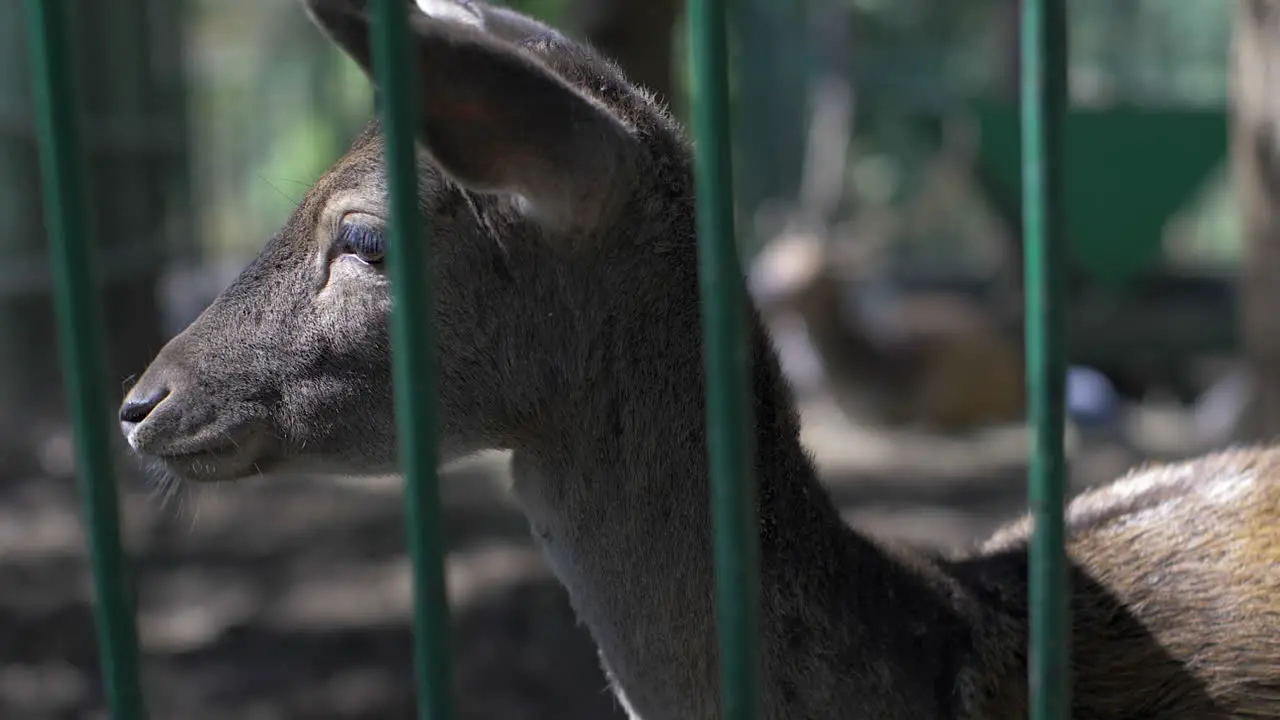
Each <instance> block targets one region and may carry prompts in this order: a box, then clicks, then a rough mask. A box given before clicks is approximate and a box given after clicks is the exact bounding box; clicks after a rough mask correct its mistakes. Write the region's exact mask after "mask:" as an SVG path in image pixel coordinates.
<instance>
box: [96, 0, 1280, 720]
mask: <svg viewBox="0 0 1280 720" xmlns="http://www.w3.org/2000/svg"><path fill="white" fill-rule="evenodd" d="M304 7H305V10H306V14H307V16H308V17H309V18H310V19H311V21H313V22H314V23H315V24H316V25H317V26H318V27H319V28H320V30H321V31H323V33H324V34H325V36H326V37H328V38H329V39H330V40H331V41H332V42H333V43H335V44H336V46H337V47H339V48H341V50H342V51H343V52H345V53H346V54H347V55H348V56H349V57H350V58H351V59H352V60H353V61H354V62H355V63H357V64H358V65H359V66H360V67H361V68H362V69H363V70H365V71H366V74H367V75H368V77H369V78H370V81H371V82H372V83H375V84H376V82H377V80H376V76H375V75H374V73H373V71H372V65H371V62H372V61H371V57H370V53H371V47H370V40H369V24H370V18H369V9H368V7H367V2H366V1H365V0H304ZM406 13H408V14H409V23H410V30H411V34H412V52H413V54H414V56H415V61H416V62H417V63H418V64H419V67H420V68H421V72H420V73H419V79H418V80H417V86H416V89H417V91H418V92H419V93H420V97H421V100H422V116H421V121H420V126H419V127H418V128H417V136H416V140H417V143H416V153H417V157H416V160H417V163H418V168H419V179H420V193H419V195H420V198H419V199H420V210H421V216H422V218H423V223H424V226H425V227H428V228H429V237H428V239H426V240H424V242H428V243H429V247H430V252H431V255H432V256H433V258H434V261H433V262H432V263H431V265H430V267H429V268H424V269H423V272H424V273H426V274H429V278H430V280H431V281H432V283H433V288H434V291H433V292H434V301H433V302H432V304H431V309H430V313H431V317H430V322H431V324H432V327H433V328H434V333H435V338H436V355H437V362H438V368H439V370H438V379H437V392H438V412H439V421H438V422H439V433H438V438H437V442H438V445H439V448H440V451H439V457H440V459H441V461H442V462H449V461H450V460H451V459H457V458H460V457H463V456H466V455H468V454H470V453H474V452H477V451H480V450H483V449H490V448H498V449H505V450H509V451H510V457H511V460H510V462H511V476H512V478H513V492H514V494H515V497H516V499H517V501H518V503H519V505H520V508H521V510H522V512H523V513H524V515H525V516H526V518H527V520H528V523H529V527H530V533H531V537H532V540H533V541H534V542H535V543H536V544H537V545H538V546H539V547H540V548H541V552H542V554H543V556H544V557H545V558H546V560H547V562H548V565H549V567H550V568H551V570H552V571H553V572H554V574H555V576H556V577H557V579H558V580H559V582H560V583H561V584H562V585H563V586H564V587H565V588H566V590H567V593H568V596H569V598H570V602H571V604H572V605H573V609H574V612H575V614H576V615H577V616H578V618H579V619H580V620H581V622H582V623H583V624H584V625H585V626H586V628H587V629H588V630H589V632H590V634H591V637H592V639H593V641H594V643H595V644H596V646H597V648H598V650H599V655H600V661H601V664H602V667H603V669H604V670H605V673H606V675H607V677H608V678H609V685H610V688H611V690H612V692H613V693H614V695H615V696H616V697H617V699H618V701H619V703H620V705H621V706H622V708H623V709H624V711H625V712H626V713H627V714H628V715H629V717H631V718H634V719H639V718H643V719H644V720H677V719H679V720H689V719H693V718H719V717H721V706H720V681H719V675H718V666H719V658H718V650H717V641H716V617H715V602H714V595H715V581H714V577H713V552H712V544H713V538H712V525H713V522H712V514H711V506H710V499H709V489H708V479H707V472H708V460H707V448H706V444H707V432H706V430H707V420H706V418H705V414H704V410H705V400H704V395H703V392H704V389H705V380H706V378H705V371H704V368H703V364H702V352H703V351H702V334H701V316H700V313H699V294H698V277H699V272H698V263H697V251H696V245H697V232H696V222H695V215H696V202H695V190H694V183H693V177H694V170H695V168H694V163H693V159H692V156H691V148H692V147H693V145H692V140H691V139H690V138H688V137H687V136H686V134H685V131H684V130H683V129H682V128H681V126H680V125H679V123H678V122H677V121H676V120H675V119H674V118H673V117H672V116H671V115H670V114H669V111H668V110H666V109H665V107H664V106H663V105H661V104H660V103H658V102H657V101H655V100H654V98H653V96H652V95H651V94H650V93H649V92H648V91H646V90H645V89H643V88H641V87H638V86H636V85H635V84H633V83H631V82H630V81H629V80H628V79H627V78H626V76H625V75H624V73H623V72H622V70H620V69H619V67H618V66H617V65H616V64H615V63H613V62H612V61H611V60H609V59H608V58H605V57H602V56H601V55H600V54H599V53H598V52H596V51H595V50H593V49H592V48H591V47H589V46H587V45H586V44H584V43H582V42H580V41H577V40H575V39H573V38H571V37H569V36H568V35H567V34H564V33H561V32H559V31H557V30H556V29H554V28H552V27H550V26H548V25H546V24H544V23H541V22H537V21H534V20H532V19H530V18H528V17H526V16H523V15H520V14H517V13H515V12H513V11H510V10H506V9H500V8H494V7H490V6H488V5H485V4H482V3H479V2H473V1H470V0H465V1H464V0H452V1H450V0H430V1H428V0H419V2H418V3H417V5H416V6H413V7H407V8H406ZM383 153H384V146H383V139H382V134H381V131H380V130H379V126H378V123H377V120H376V119H374V120H371V122H370V124H369V125H368V127H367V128H366V129H365V130H364V131H362V132H361V133H360V134H359V135H358V136H357V137H356V138H355V139H354V140H353V142H352V144H351V146H350V149H349V150H348V151H347V152H346V153H345V154H344V155H343V156H342V157H341V158H340V159H338V160H337V161H336V162H335V164H334V165H333V166H332V167H331V168H330V169H329V170H328V171H327V172H326V173H325V174H324V175H323V176H322V177H321V178H320V179H319V180H318V181H317V182H316V183H315V185H314V186H313V187H311V188H310V189H309V190H308V192H307V193H306V195H305V196H304V198H303V199H302V200H301V201H300V202H299V203H298V205H297V206H296V208H295V209H294V210H293V212H292V214H291V215H290V216H289V218H288V219H287V220H286V221H285V222H284V223H283V224H282V226H281V228H280V229H279V231H278V232H277V233H276V234H275V235H274V236H273V237H272V238H270V239H269V240H268V241H267V242H266V244H265V247H264V249H263V250H262V252H261V254H260V255H258V256H257V257H256V259H254V260H253V261H252V262H250V263H249V264H248V265H247V266H246V267H245V269H244V270H243V272H242V273H241V274H240V275H239V276H238V277H237V278H236V279H235V280H234V281H232V282H231V284H230V285H229V286H228V287H227V288H226V289H225V290H224V291H223V292H222V293H221V294H219V295H218V297H217V298H216V299H215V300H214V301H213V302H212V303H211V304H210V305H209V306H208V307H207V308H206V309H205V310H204V311H203V312H202V313H201V314H200V315H199V316H198V317H197V318H196V319H195V320H194V321H192V323H191V324H190V325H189V326H187V327H186V328H185V329H184V330H183V331H182V332H180V333H179V334H177V335H176V336H174V337H173V338H172V339H171V340H169V342H168V343H167V344H166V345H164V346H163V347H162V348H161V349H160V351H159V352H158V353H157V355H156V356H155V358H154V359H153V360H152V361H151V363H150V364H149V366H148V367H147V368H146V370H145V371H144V373H143V374H142V375H141V377H140V378H139V379H138V380H137V382H136V383H135V384H134V385H133V386H132V387H131V388H130V389H129V391H128V392H127V393H126V395H125V397H124V398H123V400H122V402H121V405H120V410H119V419H120V427H121V431H122V433H123V434H124V436H125V439H126V440H127V442H128V444H129V446H130V447H131V448H132V452H133V453H134V454H136V456H137V457H139V458H141V461H142V462H144V463H146V464H149V465H153V466H154V467H155V468H156V469H157V471H158V472H162V473H164V474H166V475H167V476H169V477H171V478H173V479H175V480H176V481H181V482H188V483H213V482H227V481H236V480H248V479H250V478H256V477H260V476H271V475H273V474H279V473H284V472H299V473H308V474H310V473H316V474H319V473H333V474H339V475H345V476H357V477H358V476H371V475H386V474H394V473H396V472H397V470H398V461H397V453H396V449H397V447H399V445H398V443H400V442H431V441H432V438H398V437H397V429H396V424H395V421H394V413H393V395H392V388H391V386H392V375H391V359H390V353H391V341H390V337H389V331H388V320H387V319H388V314H389V313H390V311H391V309H392V305H393V300H392V296H391V294H390V281H389V280H388V278H387V276H386V275H385V274H384V270H385V265H386V263H387V261H388V260H391V261H394V258H390V259H388V258H387V257H386V256H385V240H386V235H387V216H388V206H387V202H388V201H387V190H386V181H385V169H384V161H383ZM737 288H738V289H737V291H739V292H743V293H746V292H747V289H746V287H745V281H744V282H743V283H741V284H740V285H739V286H737ZM406 310H408V311H414V309H406ZM422 311H423V312H426V309H425V308H424V309H422ZM747 314H748V316H749V317H748V326H749V333H748V334H749V342H750V359H751V362H752V368H753V369H752V372H751V376H750V392H751V399H752V403H751V408H752V416H753V417H752V426H751V427H752V435H751V437H752V438H753V443H752V452H753V453H754V455H753V458H754V462H753V473H752V475H751V477H752V478H753V480H752V481H753V482H754V483H755V484H756V486H755V490H756V492H755V498H756V501H755V511H756V517H757V521H758V522H757V524H756V527H757V528H758V534H757V538H756V539H757V540H758V543H759V545H758V550H759V552H758V557H759V578H760V585H759V608H760V614H759V618H760V633H761V634H760V655H759V658H758V660H759V663H760V665H759V668H760V678H761V681H760V685H759V688H758V691H759V696H760V703H761V705H760V707H761V716H762V717H765V718H770V719H781V718H821V719H824V720H826V719H831V720H834V719H835V718H853V717H859V718H879V719H883V720H893V719H898V718H901V719H907V718H910V719H911V720H917V719H919V718H954V719H961V718H963V719H966V720H968V719H977V718H983V719H1005V718H1021V717H1025V715H1026V713H1027V708H1028V703H1029V698H1030V697H1031V691H1030V689H1029V688H1028V682H1027V680H1026V676H1027V672H1026V671H1027V666H1028V653H1027V640H1028V604H1027V600H1026V595H1027V587H1028V563H1027V553H1028V550H1027V548H1028V536H1029V533H1031V531H1032V527H1031V526H1032V524H1033V523H1032V520H1031V519H1030V518H1028V517H1024V518H1022V519H1021V520H1015V521H1013V522H1012V524H1011V525H1009V526H1008V527H1006V528H1005V529H1003V530H1001V531H999V532H997V533H996V534H995V535H994V536H993V537H991V538H990V539H988V540H986V541H985V542H982V543H978V544H977V545H976V546H975V547H973V548H966V549H963V550H960V551H956V552H942V551H931V550H928V551H927V550H921V549H915V548H913V547H909V546H905V545H900V544H897V543H893V542H890V541H887V540H879V539H876V538H873V537H870V536H868V535H865V534H863V533H861V532H859V531H857V530H856V529H855V528H853V527H851V526H849V525H847V524H845V522H843V520H842V518H841V516H840V515H839V514H838V512H837V511H836V508H835V506H834V504H833V502H832V500H831V498H830V496H829V495H828V493H827V491H826V490H825V489H824V486H823V485H822V484H821V483H820V480H819V478H818V476H817V474H816V472H815V469H814V464H813V461H812V459H811V458H810V456H809V454H808V452H807V450H806V449H805V448H804V447H803V446H802V445H801V443H800V440H799V435H798V432H799V417H798V414H797V410H796V407H795V404H794V402H793V400H792V398H791V391H790V389H789V388H788V386H787V384H786V383H785V381H784V379H783V378H782V376H781V372H780V369H779V364H778V361H777V357H776V353H775V351H774V348H773V346H772V344H771V341H770V339H769V337H768V335H767V334H766V332H765V331H764V329H763V326H762V322H761V319H760V316H759V313H758V311H757V310H755V309H754V308H751V309H750V310H749V312H748V313H747ZM1278 478H1280V451H1277V450H1274V449H1267V448H1261V447H1250V448H1235V449H1228V450H1222V451H1219V452H1218V453H1216V454H1210V455H1206V456H1202V457H1198V458H1195V459H1191V460H1186V461H1182V462H1180V463H1173V464H1164V465H1151V466H1146V467H1141V468H1136V469H1134V470H1132V471H1131V472H1129V473H1128V474H1127V475H1125V476H1123V477H1121V478H1118V479H1117V480H1115V481H1113V482H1112V484H1109V485H1106V486H1103V487H1101V488H1096V489H1091V490H1088V491H1086V492H1084V493H1083V494H1081V495H1079V496H1078V497H1076V498H1075V499H1074V500H1073V501H1072V502H1071V503H1070V505H1069V510H1068V513H1067V518H1066V522H1067V530H1068V543H1067V548H1068V555H1069V559H1070V580H1071V583H1070V588H1071V593H1070V598H1069V603H1070V607H1071V610H1072V615H1071V619H1072V624H1071V643H1072V648H1073V653H1072V659H1073V661H1072V663H1071V667H1070V672H1071V686H1072V697H1073V700H1072V708H1073V710H1072V711H1073V716H1074V717H1076V718H1106V719H1114V720H1119V719H1121V718H1166V719H1188V720H1189V719H1191V718H1195V719H1196V720H1207V719H1212V718H1261V717H1280V479H1278Z"/></svg>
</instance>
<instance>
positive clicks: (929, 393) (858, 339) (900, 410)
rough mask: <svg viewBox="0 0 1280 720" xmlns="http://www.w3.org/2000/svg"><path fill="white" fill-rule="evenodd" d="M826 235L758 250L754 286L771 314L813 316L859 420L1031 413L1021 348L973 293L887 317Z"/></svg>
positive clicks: (938, 424) (834, 385) (892, 308)
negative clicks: (852, 282) (862, 291)
mask: <svg viewBox="0 0 1280 720" xmlns="http://www.w3.org/2000/svg"><path fill="white" fill-rule="evenodd" d="M831 256H832V253H831V252H830V250H828V249H827V248H826V247H825V244H824V242H823V241H822V240H820V239H819V238H817V237H814V236H812V235H807V234H796V235H789V236H788V235H784V236H782V237H779V238H777V239H775V240H774V241H773V242H772V243H771V244H770V245H769V246H768V247H766V248H765V250H764V251H763V252H762V253H761V255H760V256H759V257H758V258H757V259H756V263H755V265H754V268H753V277H752V280H753V281H754V282H753V288H752V289H753V294H754V296H755V298H756V299H757V301H758V302H759V303H760V304H761V309H762V311H763V312H765V313H766V315H768V316H771V317H776V316H778V315H780V314H783V313H794V314H795V315H796V316H798V317H799V318H800V319H801V320H802V321H803V323H804V326H805V328H806V330H807V332H808V337H809V340H810V341H811V343H812V344H813V347H814V350H815V351H816V353H817V355H818V357H819V358H820V363H821V365H822V369H823V371H824V374H825V376H826V378H827V383H828V385H829V387H830V390H831V393H832V395H833V396H834V397H835V399H836V401H837V402H838V403H839V404H840V405H841V407H842V409H843V410H844V411H845V414H846V415H847V416H848V417H849V418H850V419H852V420H854V421H869V422H874V423H878V424H886V425H890V426H901V425H915V426H919V427H922V428H925V429H930V430H941V431H944V432H952V433H956V432H965V431H969V430H975V429H979V428H983V427H986V426H991V425H999V424H1005V423H1013V422H1018V421H1020V420H1022V418H1023V417H1024V415H1025V408H1026V391H1025V388H1026V385H1025V382H1024V380H1023V364H1022V351H1021V347H1020V346H1019V345H1017V344H1016V343H1017V340H1018V338H1013V337H1008V336H1006V335H1005V334H1003V333H1002V332H1001V330H1000V328H998V327H996V326H995V324H994V323H993V322H992V321H991V320H990V319H989V318H988V317H987V316H986V315H984V314H983V313H982V311H981V310H979V309H978V308H976V307H974V305H973V304H972V303H971V302H969V301H968V300H966V299H965V298H962V297H958V296H954V295H946V294H942V293H919V294H912V295H906V296H901V297H895V298H892V299H891V300H889V302H888V303H886V305H887V308H886V310H887V312H885V311H881V312H880V313H879V315H880V316H879V317H870V318H869V317H868V315H875V313H874V311H871V312H869V311H868V310H867V309H866V307H865V306H866V305H868V304H869V303H867V302H866V301H865V300H863V299H862V298H859V297H853V298H850V293H849V290H848V289H847V287H846V285H845V283H844V282H843V278H842V275H841V267H840V265H839V263H838V262H837V261H835V260H833V258H832V257H831Z"/></svg>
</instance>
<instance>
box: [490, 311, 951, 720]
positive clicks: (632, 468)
mask: <svg viewBox="0 0 1280 720" xmlns="http://www.w3.org/2000/svg"><path fill="white" fill-rule="evenodd" d="M668 317H670V316H668ZM686 319H687V320H688V322H686V323H684V324H685V325H686V327H684V328H683V331H684V332H687V333H690V334H694V333H697V332H698V327H697V322H696V317H694V318H692V319H689V318H686ZM679 325H680V323H679V321H675V322H670V321H669V322H668V323H667V327H668V331H667V332H674V331H676V330H677V329H678V326H679ZM673 326H676V327H675V328H674V329H673ZM753 326H754V327H755V330H754V336H755V376H754V394H755V397H754V400H755V403H754V411H755V426H756V450H755V451H756V463H755V470H756V473H757V482H758V491H757V496H758V499H759V509H760V514H759V518H760V524H759V527H760V537H761V545H760V558H761V581H762V590H761V622H762V625H763V627H762V631H763V638H762V644H763V645H762V649H763V654H764V657H765V661H764V662H765V664H764V667H763V671H764V677H765V678H766V681H765V683H764V685H763V695H764V701H765V707H766V716H767V717H827V716H828V715H829V713H831V712H833V711H855V710H860V711H863V712H864V713H865V712H871V713H872V714H871V715H865V714H864V715H862V716H866V717H880V718H896V717H923V716H926V715H919V714H918V713H919V712H920V711H921V710H923V711H925V712H926V714H927V716H929V717H947V716H949V715H948V714H947V712H948V710H947V709H948V708H950V707H951V703H952V697H953V695H954V692H955V683H954V679H955V676H956V674H957V673H958V672H959V669H958V668H959V666H960V663H961V662H962V661H963V657H962V655H963V654H964V651H965V649H966V648H967V645H968V629H967V628H968V626H967V623H966V622H965V621H963V620H962V619H961V618H960V617H959V616H958V614H957V613H956V612H955V611H954V610H953V609H952V603H953V602H954V600H949V599H948V598H947V597H946V596H947V595H948V593H955V592H957V591H955V590H954V588H952V587H951V586H950V581H949V580H948V579H947V578H945V577H942V576H941V573H940V572H938V571H937V570H936V569H935V568H933V567H932V566H931V565H929V564H927V563H925V562H924V561H923V560H919V559H918V558H912V559H910V560H906V561H904V560H903V559H901V558H898V559H893V558H890V557H889V556H887V555H886V554H885V553H883V552H882V551H880V550H879V549H878V548H877V547H876V546H874V545H873V544H872V543H870V542H869V541H867V540H865V539H864V538H862V537H859V536H858V535H856V534H854V533H853V532H852V531H851V530H850V529H848V528H847V527H846V526H845V525H844V524H843V523H842V522H841V520H840V517H839V515H838V514H837V512H836V510H835V508H834V507H833V505H832V504H831V502H830V500H829V498H828V497H827V495H826V493H825V492H824V490H823V488H822V487H821V486H820V485H819V483H818V482H817V480H816V477H815V473H814V471H813V468H812V465H811V463H810V461H809V460H808V458H807V457H806V455H805V453H804V451H803V449H802V448H801V445H800V442H799V439H798V429H799V428H798V420H797V416H796V413H795V411H794V408H793V407H792V404H791V400H790V394H789V392H788V391H787V390H786V388H785V385H784V383H783V381H782V379H781V377H780V371H779V368H778V363H777V360H776V358H775V356H774V353H773V351H772V349H771V348H770V347H769V345H768V344H767V342H766V341H765V339H764V336H763V331H762V330H761V329H760V327H759V322H758V320H754V321H753ZM649 337H651V338H652V337H653V335H650V336H649ZM667 339H668V340H669V344H665V345H663V344H659V343H660V341H659V340H657V339H656V338H655V343H654V344H651V345H648V346H647V347H649V348H650V350H649V351H648V354H647V356H646V357H640V356H637V355H636V353H635V351H634V345H633V346H631V348H630V350H629V351H627V352H622V351H618V352H614V353H613V354H612V355H613V360H611V361H604V363H603V366H601V367H599V368H598V370H599V372H600V373H601V374H600V375H599V376H598V377H597V378H595V379H594V380H592V381H589V382H587V383H586V388H585V389H584V390H583V391H582V396H581V397H580V398H578V401H576V402H573V403H570V404H571V405H573V412H572V413H566V415H565V417H564V422H563V423H561V424H559V425H560V426H559V427H556V428H554V431H552V432H546V433H543V434H541V436H540V437H541V439H540V440H539V441H538V442H536V443H533V444H531V445H530V446H528V447H524V448H521V449H519V450H517V452H516V454H515V456H514V462H513V470H514V473H515V480H516V491H517V493H518V495H519V497H520V501H521V503H522V505H523V507H524V509H525V512H526V515H527V516H528V518H529V521H530V525H531V529H532V530H533V532H534V534H535V536H536V537H537V538H538V540H539V542H540V543H541V545H542V546H543V549H544V552H545V554H546V556H547V558H548V560H549V562H550V564H551V565H552V567H553V569H554V571H555V573H556V574H557V575H558V577H559V578H560V580H561V582H562V583H563V584H564V585H565V587H566V588H567V590H568V592H569V595H570V598H571V600H572V602H573V604H574V606H575V609H576V611H577V612H578V614H579V616H580V618H581V619H582V620H583V621H584V622H585V623H586V625H587V626H588V627H589V629H590V631H591V633H592V635H593V636H594V639H595V641H596V643H597V644H598V646H599V647H600V649H601V652H602V655H603V657H604V659H605V663H606V665H607V667H608V669H609V671H610V673H611V674H612V675H613V677H614V679H615V684H616V685H618V686H620V688H621V690H622V691H623V692H624V693H625V694H626V696H627V698H628V701H629V703H630V705H631V706H632V707H633V708H634V709H635V711H636V712H637V713H638V714H639V716H641V717H644V718H646V720H658V719H660V718H677V717H678V718H711V717H719V714H718V711H717V709H716V707H717V704H718V702H719V694H718V690H717V688H718V675H717V673H718V670H717V666H716V659H715V658H716V655H717V651H716V634H715V632H716V631H715V627H716V626H715V619H714V580H713V567H712V565H713V560H712V557H713V553H712V514H711V509H710V502H709V487H708V480H707V460H706V455H707V447H706V436H705V427H706V422H705V418H704V412H705V405H704V401H703V391H704V385H703V372H702V358H701V353H700V344H699V342H698V341H697V337H696V335H693V336H692V337H683V338H670V337H669V338H667ZM673 348H686V349H687V350H686V351H685V352H684V353H683V354H681V353H679V352H676V351H674V350H673ZM606 354H608V353H606ZM570 416H572V417H570ZM910 563H915V567H914V568H912V567H910Z"/></svg>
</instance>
